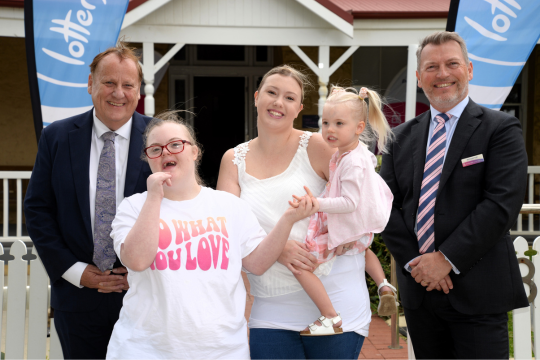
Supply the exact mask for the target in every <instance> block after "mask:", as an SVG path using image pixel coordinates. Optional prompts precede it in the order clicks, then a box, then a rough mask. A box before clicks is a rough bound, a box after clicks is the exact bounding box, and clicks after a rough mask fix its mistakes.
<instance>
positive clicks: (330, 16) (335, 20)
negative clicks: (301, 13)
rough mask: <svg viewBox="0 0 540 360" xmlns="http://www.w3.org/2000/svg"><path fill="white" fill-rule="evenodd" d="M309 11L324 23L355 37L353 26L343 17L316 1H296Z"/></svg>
mask: <svg viewBox="0 0 540 360" xmlns="http://www.w3.org/2000/svg"><path fill="white" fill-rule="evenodd" d="M296 1H297V2H299V3H300V4H302V5H303V6H305V7H306V8H307V9H309V10H311V11H312V12H313V13H314V14H316V15H317V16H319V17H320V18H321V19H323V20H324V21H326V22H328V23H329V24H330V25H332V26H333V27H335V28H336V29H338V30H339V31H341V32H343V33H344V34H345V35H347V36H349V37H350V38H352V37H353V35H354V33H353V29H354V28H353V24H350V23H349V22H347V21H345V20H343V19H342V18H341V17H339V16H338V15H336V14H335V13H333V12H332V11H330V10H328V9H327V8H325V7H324V6H322V5H321V4H319V3H318V2H317V1H315V0H296Z"/></svg>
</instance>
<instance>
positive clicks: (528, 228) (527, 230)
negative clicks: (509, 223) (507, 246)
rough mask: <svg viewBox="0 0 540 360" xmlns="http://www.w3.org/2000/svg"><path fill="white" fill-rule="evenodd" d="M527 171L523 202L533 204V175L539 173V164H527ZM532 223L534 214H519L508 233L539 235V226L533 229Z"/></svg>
mask: <svg viewBox="0 0 540 360" xmlns="http://www.w3.org/2000/svg"><path fill="white" fill-rule="evenodd" d="M527 173H528V174H529V175H528V179H527V200H526V201H525V202H524V204H534V203H535V198H534V185H535V184H534V175H536V174H540V166H529V168H528V170H527ZM525 221H526V223H525ZM524 225H525V226H524ZM534 225H535V223H534V214H529V215H525V216H523V215H521V214H519V216H518V219H517V222H516V225H515V226H514V227H513V228H512V230H510V234H512V235H521V236H524V235H532V236H540V227H538V228H537V229H535V226H534Z"/></svg>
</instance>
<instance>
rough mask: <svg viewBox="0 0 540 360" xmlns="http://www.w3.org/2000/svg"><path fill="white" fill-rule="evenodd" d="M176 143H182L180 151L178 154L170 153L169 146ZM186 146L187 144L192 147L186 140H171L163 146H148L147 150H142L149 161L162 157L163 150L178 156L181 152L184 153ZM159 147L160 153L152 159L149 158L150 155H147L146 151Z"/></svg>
mask: <svg viewBox="0 0 540 360" xmlns="http://www.w3.org/2000/svg"><path fill="white" fill-rule="evenodd" d="M175 142H176V143H177V142H181V143H182V150H180V151H178V152H172V151H171V150H170V149H169V147H168V146H169V144H172V143H175ZM186 144H189V145H192V144H191V142H189V141H187V140H173V141H171V142H169V143H167V144H165V145H151V146H148V147H147V148H145V149H144V153H145V154H146V157H148V158H149V159H157V158H158V157H160V156H161V155H163V149H167V151H168V152H170V153H171V154H180V153H181V152H182V151H184V149H185V148H186V146H185V145H186ZM158 146H159V147H160V148H161V153H160V154H159V155H158V156H154V157H150V155H148V149H150V148H153V147H158Z"/></svg>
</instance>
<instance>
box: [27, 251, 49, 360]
mask: <svg viewBox="0 0 540 360" xmlns="http://www.w3.org/2000/svg"><path fill="white" fill-rule="evenodd" d="M32 254H33V255H36V256H37V250H36V247H35V246H34V247H33V248H32ZM48 287H49V277H48V276H47V272H46V271H45V268H44V267H43V264H42V263H41V259H40V258H39V256H37V258H36V259H34V260H32V261H30V291H29V294H28V296H29V301H28V304H29V305H28V308H29V309H28V355H27V358H28V359H44V358H45V355H46V352H47V310H48V309H47V305H48V304H47V303H48V296H49V289H48Z"/></svg>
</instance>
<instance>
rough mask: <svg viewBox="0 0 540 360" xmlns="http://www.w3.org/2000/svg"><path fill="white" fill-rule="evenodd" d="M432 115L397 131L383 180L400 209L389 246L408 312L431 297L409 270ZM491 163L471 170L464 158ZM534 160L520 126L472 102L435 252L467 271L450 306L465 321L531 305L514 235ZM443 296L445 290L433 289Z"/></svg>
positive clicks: (442, 195) (442, 192)
mask: <svg viewBox="0 0 540 360" xmlns="http://www.w3.org/2000/svg"><path fill="white" fill-rule="evenodd" d="M430 119H431V113H430V111H428V112H425V113H423V114H421V115H419V116H417V117H416V118H414V119H412V120H410V121H407V122H406V123H404V124H401V125H400V126H398V127H397V128H395V129H394V134H395V137H396V138H395V141H394V142H393V143H392V144H391V145H390V146H389V152H388V154H385V155H383V161H382V167H381V171H380V175H381V176H382V178H383V179H384V180H385V181H386V183H387V184H388V186H389V187H390V189H391V190H392V193H393V194H394V202H393V207H392V212H391V215H390V220H389V222H388V225H387V226H386V229H385V230H384V232H383V240H384V242H385V244H386V245H387V246H388V249H389V250H390V252H391V253H392V255H393V256H394V258H395V260H396V262H397V264H398V266H399V267H400V268H401V269H402V271H397V278H398V283H399V290H400V297H401V300H402V303H403V306H404V307H406V308H410V309H417V308H418V307H420V305H421V303H422V300H423V298H424V295H425V294H426V290H425V288H424V287H423V286H421V285H420V284H418V283H416V281H415V280H414V278H413V277H412V276H411V274H410V273H409V272H407V271H406V270H404V269H403V268H404V266H405V264H407V263H408V262H409V261H411V260H412V259H414V258H415V257H417V256H419V255H420V254H419V251H418V240H417V238H416V235H415V232H414V226H415V221H416V214H417V211H418V203H419V198H420V189H421V184H422V178H423V174H424V164H425V159H426V145H427V140H428V139H427V138H428V133H429V122H430ZM480 154H482V155H483V157H484V162H481V163H478V164H475V165H471V166H468V167H463V166H462V163H461V159H464V158H468V157H471V156H476V155H480ZM526 180H527V154H526V152H525V146H524V143H523V135H522V132H521V126H520V123H519V120H518V119H516V118H515V117H512V116H509V115H508V114H505V113H504V112H500V111H493V110H490V109H487V108H485V107H482V106H480V105H478V104H476V103H474V102H473V101H472V100H469V104H468V105H467V106H466V107H465V110H464V111H463V114H462V115H461V117H460V119H459V121H458V124H457V127H456V130H455V132H454V135H453V137H452V142H451V143H450V147H449V149H448V153H447V155H446V159H445V162H444V166H443V170H442V174H441V179H440V183H439V189H438V191H437V200H436V203H435V250H440V251H441V252H442V253H443V254H444V255H446V256H447V257H448V258H449V259H450V260H451V261H452V263H453V264H454V265H455V266H456V268H457V269H458V270H459V271H460V274H459V275H456V274H455V273H454V272H453V271H451V272H450V277H451V279H452V282H453V283H454V289H452V290H450V294H449V295H448V299H449V301H450V303H451V304H452V306H453V307H454V308H455V309H456V310H458V311H459V312H461V313H464V314H499V313H503V312H506V311H510V310H512V309H515V308H519V307H525V306H527V305H528V302H527V298H526V296H525V290H524V287H523V283H522V280H521V275H520V272H519V267H518V263H517V259H516V253H515V250H514V246H513V244H512V241H511V239H510V234H509V229H510V227H511V226H512V225H513V223H514V222H515V220H516V217H517V215H518V213H519V210H520V208H521V205H522V204H523V199H524V197H525V189H526ZM433 291H437V290H433Z"/></svg>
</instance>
